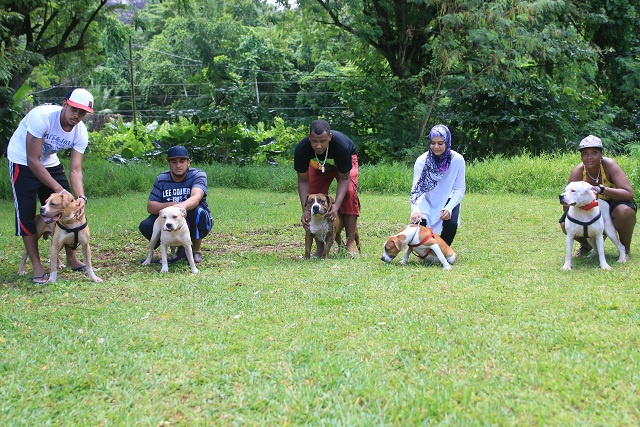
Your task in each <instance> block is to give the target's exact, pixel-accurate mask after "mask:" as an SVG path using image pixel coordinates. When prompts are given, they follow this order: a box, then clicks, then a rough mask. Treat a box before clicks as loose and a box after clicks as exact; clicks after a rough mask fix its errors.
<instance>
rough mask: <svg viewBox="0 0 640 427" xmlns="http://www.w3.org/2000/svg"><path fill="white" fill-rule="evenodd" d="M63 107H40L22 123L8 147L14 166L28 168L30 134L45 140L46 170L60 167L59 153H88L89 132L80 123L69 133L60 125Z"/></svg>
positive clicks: (43, 158)
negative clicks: (64, 151) (74, 151)
mask: <svg viewBox="0 0 640 427" xmlns="http://www.w3.org/2000/svg"><path fill="white" fill-rule="evenodd" d="M61 111H62V107H61V106H59V105H40V106H38V107H35V108H34V109H32V110H31V111H29V113H27V115H26V116H25V117H24V118H23V119H22V120H21V121H20V125H19V126H18V129H16V131H15V132H14V133H13V136H12V137H11V139H10V140H9V146H8V147H7V159H9V161H10V162H12V163H17V164H19V165H24V166H28V165H27V132H29V133H31V135H33V136H35V137H36V138H42V155H41V156H40V161H41V162H42V165H43V166H44V167H46V168H49V167H52V166H57V165H59V164H60V160H59V159H58V155H57V154H56V153H57V152H58V151H62V150H67V149H70V148H73V149H74V150H76V151H78V152H80V153H82V154H84V151H85V150H86V149H87V145H89V133H88V132H87V127H86V126H85V125H84V123H82V122H80V123H78V124H77V125H75V126H74V127H73V129H71V132H67V131H65V130H64V129H62V126H61V125H60V112H61Z"/></svg>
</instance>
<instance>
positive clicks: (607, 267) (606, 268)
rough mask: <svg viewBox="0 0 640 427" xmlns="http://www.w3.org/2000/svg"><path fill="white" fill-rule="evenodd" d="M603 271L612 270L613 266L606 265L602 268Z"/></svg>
mask: <svg viewBox="0 0 640 427" xmlns="http://www.w3.org/2000/svg"><path fill="white" fill-rule="evenodd" d="M600 268H601V269H603V270H612V268H611V266H610V265H609V264H604V265H601V266H600Z"/></svg>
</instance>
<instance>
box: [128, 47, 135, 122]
mask: <svg viewBox="0 0 640 427" xmlns="http://www.w3.org/2000/svg"><path fill="white" fill-rule="evenodd" d="M129 70H130V71H131V112H132V114H133V132H134V134H135V132H136V92H135V89H134V84H133V81H134V76H133V46H132V43H131V36H129Z"/></svg>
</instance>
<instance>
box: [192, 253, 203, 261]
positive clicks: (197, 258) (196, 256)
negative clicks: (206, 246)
mask: <svg viewBox="0 0 640 427" xmlns="http://www.w3.org/2000/svg"><path fill="white" fill-rule="evenodd" d="M193 262H195V263H196V264H200V263H201V262H202V254H201V253H200V252H194V253H193Z"/></svg>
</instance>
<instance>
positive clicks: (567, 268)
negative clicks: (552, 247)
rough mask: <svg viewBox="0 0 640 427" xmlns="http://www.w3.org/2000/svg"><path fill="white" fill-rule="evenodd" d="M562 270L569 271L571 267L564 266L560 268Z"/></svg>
mask: <svg viewBox="0 0 640 427" xmlns="http://www.w3.org/2000/svg"><path fill="white" fill-rule="evenodd" d="M562 269H563V270H565V271H568V270H571V266H570V265H567V264H565V265H563V266H562Z"/></svg>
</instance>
